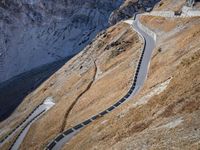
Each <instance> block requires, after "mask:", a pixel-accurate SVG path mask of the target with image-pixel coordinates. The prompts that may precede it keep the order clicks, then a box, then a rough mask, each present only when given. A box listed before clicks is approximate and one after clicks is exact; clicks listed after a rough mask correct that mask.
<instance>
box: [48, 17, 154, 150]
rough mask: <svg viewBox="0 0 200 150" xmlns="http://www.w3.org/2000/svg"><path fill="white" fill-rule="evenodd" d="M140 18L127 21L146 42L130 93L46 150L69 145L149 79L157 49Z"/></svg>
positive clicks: (55, 141) (61, 134)
mask: <svg viewBox="0 0 200 150" xmlns="http://www.w3.org/2000/svg"><path fill="white" fill-rule="evenodd" d="M138 17H139V15H137V16H136V17H135V18H136V19H135V21H133V20H129V21H126V22H127V23H130V24H131V25H132V26H133V29H134V30H135V31H136V32H138V34H139V35H140V36H142V38H143V40H144V48H143V50H142V54H141V56H140V60H139V63H138V66H137V69H136V73H135V75H134V80H133V84H132V86H131V88H130V90H129V91H128V93H127V94H126V95H125V96H124V97H123V98H122V99H120V100H119V101H117V102H116V103H115V104H114V105H112V106H110V107H109V108H107V109H106V110H104V111H102V112H100V113H99V114H97V115H95V116H93V117H91V118H89V119H87V120H85V121H83V122H82V123H80V124H78V125H76V126H74V127H72V128H70V129H68V130H66V131H64V132H63V133H60V134H59V135H58V136H57V137H56V138H55V139H54V140H52V141H51V142H50V143H49V144H48V145H47V147H46V148H45V149H46V150H59V149H61V148H62V146H63V145H64V144H65V143H67V142H68V141H69V140H70V139H71V138H72V137H73V136H74V135H75V134H77V133H78V132H79V131H80V130H81V129H82V128H84V127H85V126H86V125H88V124H90V123H91V122H93V121H94V120H96V119H97V118H98V117H100V116H104V115H105V114H107V113H109V112H111V111H112V110H114V109H115V108H117V107H118V106H120V105H121V104H122V103H124V102H125V101H127V100H128V99H129V98H131V97H132V96H134V95H135V93H136V92H137V91H138V90H139V89H140V88H141V87H142V85H143V84H144V81H145V79H146V78H147V72H148V68H149V64H150V60H151V54H152V51H153V49H154V47H155V41H154V40H153V38H152V37H151V36H150V35H148V34H147V33H145V32H144V31H143V30H142V29H141V28H140V27H139V26H138V21H139V20H138Z"/></svg>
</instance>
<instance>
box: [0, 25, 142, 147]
mask: <svg viewBox="0 0 200 150" xmlns="http://www.w3.org/2000/svg"><path fill="white" fill-rule="evenodd" d="M141 42H142V41H141V39H140V38H138V35H137V34H136V33H135V32H134V31H133V30H132V28H131V27H130V26H129V25H127V24H125V23H119V24H116V25H115V26H113V27H110V28H109V29H107V30H106V31H104V32H102V33H100V34H99V35H98V36H97V37H96V39H95V40H94V41H93V42H92V44H90V45H88V46H87V47H86V48H85V49H84V50H83V51H82V52H80V53H79V54H78V55H77V56H75V57H74V58H72V59H71V60H70V61H69V62H68V63H66V65H65V66H64V67H62V68H61V69H60V70H59V71H58V72H56V73H55V74H54V75H53V76H52V77H51V78H49V79H48V80H47V81H46V82H45V83H44V84H42V85H41V86H40V87H39V88H38V89H37V90H35V91H34V92H33V93H31V94H30V95H28V96H27V97H26V98H25V100H24V101H23V103H22V104H21V105H20V106H19V107H18V108H17V110H16V111H15V113H13V115H12V116H11V117H10V118H9V119H7V120H6V121H4V122H2V123H1V124H0V126H1V127H4V129H5V131H7V132H8V131H9V130H10V129H12V128H14V127H15V126H17V125H18V123H19V122H20V121H21V120H23V118H25V117H26V115H28V113H30V112H31V110H33V109H34V108H35V107H36V106H37V105H38V104H39V103H40V102H42V101H43V100H44V99H45V98H46V97H48V96H52V97H53V98H54V101H55V103H56V105H55V106H54V107H53V108H52V109H51V110H50V111H48V112H47V113H46V114H45V115H44V116H43V117H41V118H40V119H39V120H38V121H36V122H35V123H34V124H33V125H32V126H31V129H30V130H29V132H28V134H27V136H26V138H25V140H24V141H23V143H22V145H21V148H20V149H43V148H44V146H45V145H47V143H48V142H49V141H50V140H51V139H52V138H54V137H55V136H56V135H57V134H58V133H59V132H60V131H62V130H64V129H67V128H69V127H71V126H74V125H76V124H77V123H80V122H81V121H83V120H85V119H87V118H89V117H91V116H92V115H95V114H96V113H98V112H100V111H102V110H104V109H105V108H106V107H108V106H110V105H111V104H113V103H114V102H116V101H117V100H118V99H119V98H121V97H122V96H124V94H125V93H126V92H127V91H128V89H129V86H130V85H131V83H132V78H133V74H134V71H135V67H136V65H137V63H138V59H139V56H140V53H141V46H142V44H141ZM8 122H10V124H9V125H8V126H5V124H7V123H8ZM4 135H6V132H5V134H4ZM7 145H8V144H5V146H4V147H3V149H6V148H7Z"/></svg>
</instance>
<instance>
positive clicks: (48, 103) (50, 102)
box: [43, 97, 55, 111]
mask: <svg viewBox="0 0 200 150" xmlns="http://www.w3.org/2000/svg"><path fill="white" fill-rule="evenodd" d="M43 105H44V107H45V109H46V111H47V110H49V109H50V108H51V107H53V106H54V105H55V103H54V102H53V97H47V98H46V100H45V101H44V103H43Z"/></svg>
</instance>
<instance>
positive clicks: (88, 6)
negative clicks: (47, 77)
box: [0, 0, 121, 82]
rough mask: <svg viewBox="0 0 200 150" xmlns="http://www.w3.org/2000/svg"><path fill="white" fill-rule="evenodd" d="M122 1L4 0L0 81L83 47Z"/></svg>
mask: <svg viewBox="0 0 200 150" xmlns="http://www.w3.org/2000/svg"><path fill="white" fill-rule="evenodd" d="M120 4H121V0H114V1H108V0H65V1H64V0H48V1H45V0H22V1H12V0H1V1H0V82H2V81H5V80H7V79H10V78H11V77H13V76H15V75H18V74H20V73H22V72H25V71H28V70H31V69H33V68H35V67H38V66H41V65H43V64H48V63H50V62H54V61H57V60H60V59H62V58H64V57H67V56H70V55H73V54H75V53H77V52H79V51H80V50H82V49H83V48H84V47H85V46H86V45H87V44H88V43H89V42H90V41H91V39H92V38H93V37H94V36H95V35H96V34H97V33H98V32H99V31H100V30H102V29H104V28H105V27H107V26H108V18H109V16H110V14H111V12H112V11H113V10H114V9H116V8H117V7H118V6H119V5H120Z"/></svg>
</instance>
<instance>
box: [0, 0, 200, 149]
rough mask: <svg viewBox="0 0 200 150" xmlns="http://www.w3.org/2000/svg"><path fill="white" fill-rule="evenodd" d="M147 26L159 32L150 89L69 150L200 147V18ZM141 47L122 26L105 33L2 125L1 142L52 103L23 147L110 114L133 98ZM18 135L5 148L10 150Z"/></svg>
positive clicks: (166, 0)
mask: <svg viewBox="0 0 200 150" xmlns="http://www.w3.org/2000/svg"><path fill="white" fill-rule="evenodd" d="M176 4H177V5H176ZM183 4H184V1H180V2H179V3H176V2H175V1H174V0H162V1H161V2H160V3H158V5H156V7H155V10H163V9H164V8H166V10H177V8H178V9H180V8H181V7H182V5H183ZM124 5H125V4H124ZM120 8H121V7H120ZM116 16H117V14H116ZM117 18H118V17H117ZM120 19H121V18H120V17H119V20H120ZM140 20H141V23H142V24H143V25H145V26H147V27H148V28H149V29H151V30H153V31H154V32H155V33H156V34H157V43H156V48H155V49H154V51H153V55H152V59H151V65H150V66H149V69H150V70H149V73H148V76H147V80H146V81H145V84H144V86H143V88H142V89H141V90H140V91H139V92H138V93H137V95H136V96H135V97H133V98H131V99H130V100H129V101H128V102H127V103H125V104H123V105H122V106H120V107H119V108H117V109H115V110H114V111H113V112H111V113H109V114H107V115H106V116H104V117H99V118H98V119H97V120H96V121H94V122H93V123H91V124H90V125H88V126H87V127H85V128H84V129H83V130H81V132H79V133H78V134H77V135H76V136H74V137H73V138H72V139H71V140H70V141H69V143H67V144H65V145H64V147H63V149H66V150H68V149H69V150H72V149H74V150H80V149H81V150H82V149H83V150H84V149H85V150H88V149H98V150H101V149H102V150H105V149H116V150H122V149H152V150H154V149H156V150H157V149H178V150H179V149H181V150H182V149H185V150H188V149H194V150H198V149H199V148H200V119H199V116H200V101H199V99H200V97H199V93H200V67H199V66H200V59H199V58H200V43H199V38H200V26H199V24H200V17H188V18H164V17H155V16H143V17H141V18H140ZM142 46H143V41H142V39H141V38H140V37H139V35H138V34H137V33H136V32H134V31H133V30H132V28H131V27H130V26H129V25H127V24H125V23H123V22H119V23H117V24H115V25H114V26H111V27H110V28H108V29H107V30H105V31H103V32H101V33H99V34H98V35H97V36H96V38H95V39H94V40H93V42H92V43H91V44H89V45H87V46H86V47H85V48H84V50H83V51H81V52H80V53H79V54H78V55H76V56H75V57H73V58H72V59H71V60H70V61H69V62H68V63H66V64H65V65H64V66H63V67H62V68H61V69H60V70H58V71H57V72H56V73H55V74H54V75H52V76H51V77H50V78H49V79H48V80H46V81H45V82H44V83H43V84H42V85H41V86H40V87H39V88H37V89H36V90H34V91H33V92H32V93H30V94H29V95H27V96H26V97H25V98H24V100H23V102H22V103H21V104H20V105H19V107H18V108H17V109H16V110H15V111H14V112H13V114H12V115H11V116H10V117H9V118H8V119H6V120H4V121H2V122H0V138H1V139H2V138H3V137H5V136H6V135H7V134H8V133H9V132H10V131H11V130H12V129H14V128H15V127H16V126H18V125H19V124H20V122H21V121H22V120H24V118H26V116H27V115H28V114H29V113H30V112H31V111H32V110H34V108H35V107H36V106H37V105H38V104H40V103H41V102H42V101H43V100H45V99H46V98H47V97H52V98H53V100H54V102H55V106H54V107H53V108H52V109H51V110H49V112H47V113H46V114H45V115H44V116H42V117H41V118H40V119H39V120H37V121H36V122H35V123H34V124H33V125H32V126H31V128H30V130H29V132H28V134H27V135H26V137H25V139H24V141H23V142H22V144H21V146H20V149H22V150H26V149H33V150H35V149H37V150H38V149H44V147H45V146H46V145H47V143H48V142H49V141H51V140H52V139H53V138H54V137H55V136H56V135H57V134H58V133H59V132H62V131H63V130H64V129H68V128H69V127H72V126H73V125H75V124H77V123H80V122H81V121H83V120H85V119H87V118H88V117H91V116H93V115H94V114H96V113H97V112H99V111H102V110H104V109H105V108H107V107H108V106H110V105H111V104H113V103H114V102H116V100H118V99H119V98H121V97H122V96H123V95H124V93H126V92H127V90H128V89H129V87H130V85H131V81H132V77H133V74H134V72H135V68H136V65H137V62H138V59H139V56H140V54H141V48H142ZM79 95H81V96H79ZM17 135H18V133H16V134H15V136H14V137H13V138H12V139H10V140H9V141H7V143H6V144H4V145H3V146H2V147H1V148H2V149H3V150H4V149H5V150H6V149H8V148H9V146H10V145H11V144H12V142H13V141H14V139H15V137H16V136H17Z"/></svg>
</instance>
